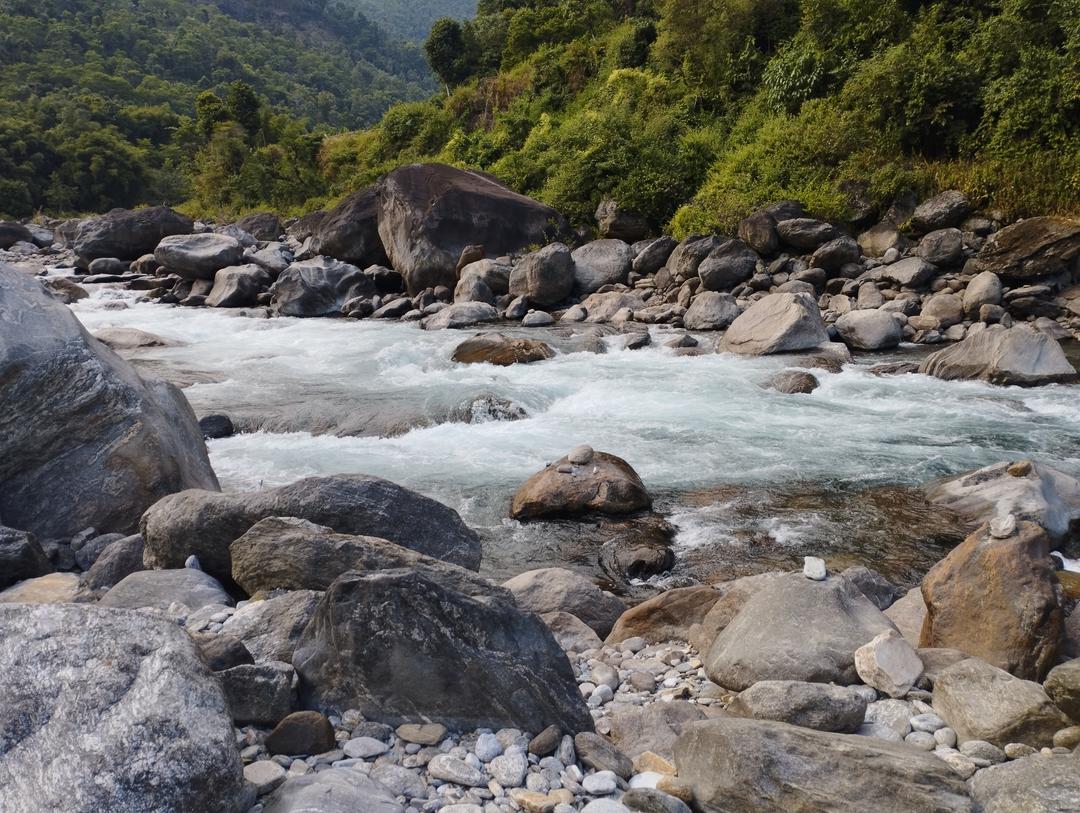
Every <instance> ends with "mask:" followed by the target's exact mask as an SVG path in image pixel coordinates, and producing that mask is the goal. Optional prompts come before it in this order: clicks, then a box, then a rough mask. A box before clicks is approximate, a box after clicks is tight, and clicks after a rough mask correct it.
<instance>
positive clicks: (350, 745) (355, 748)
mask: <svg viewBox="0 0 1080 813" xmlns="http://www.w3.org/2000/svg"><path fill="white" fill-rule="evenodd" d="M342 750H343V751H344V752H345V756H347V757H352V758H353V759H371V758H372V757H377V756H379V754H385V753H386V752H387V751H389V750H390V746H389V745H387V744H386V743H384V742H380V741H379V740H376V739H374V738H373V737H357V738H356V739H353V740H349V741H348V742H347V743H345V745H344V746H342Z"/></svg>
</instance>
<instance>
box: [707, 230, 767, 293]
mask: <svg viewBox="0 0 1080 813" xmlns="http://www.w3.org/2000/svg"><path fill="white" fill-rule="evenodd" d="M757 264H758V255H757V254H756V253H754V251H753V249H751V248H749V247H748V246H747V245H746V243H744V242H743V241H742V240H725V241H724V242H723V243H721V244H720V245H718V246H716V247H715V248H713V249H712V250H711V251H710V252H709V254H708V256H707V257H705V259H703V260H702V261H701V262H700V263H699V264H698V268H697V273H698V276H699V277H700V278H701V287H702V288H704V289H705V290H706V291H729V290H731V289H732V288H734V287H735V286H736V285H738V284H739V283H740V282H746V280H748V279H750V277H752V276H753V275H754V271H755V270H757Z"/></svg>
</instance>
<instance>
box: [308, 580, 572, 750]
mask: <svg viewBox="0 0 1080 813" xmlns="http://www.w3.org/2000/svg"><path fill="white" fill-rule="evenodd" d="M293 664H294V665H295V666H296V670H297V673H298V674H299V676H300V691H301V701H302V702H303V703H304V705H305V706H307V707H309V708H317V709H320V710H322V711H329V710H331V709H333V710H337V711H343V710H345V709H350V708H355V709H359V710H360V711H361V712H363V714H364V715H365V717H367V718H368V719H371V720H377V721H379V722H384V723H390V724H392V725H396V724H399V723H403V722H411V721H415V720H425V721H428V722H435V723H442V724H443V725H446V726H447V727H449V728H453V729H457V730H470V729H474V728H477V727H490V728H495V729H497V728H503V727H516V728H519V729H522V730H525V731H542V730H544V729H545V728H547V726H549V725H557V726H559V728H561V729H562V730H563V731H569V732H574V731H583V730H588V729H591V728H592V719H591V718H590V716H589V713H588V710H587V708H586V707H585V703H584V701H583V700H582V698H581V694H580V693H579V692H578V689H577V684H576V681H575V680H574V673H573V670H572V669H571V668H570V663H569V661H568V660H567V659H566V655H565V654H564V653H563V651H562V650H561V649H560V648H559V645H558V644H557V643H556V641H555V638H554V637H553V636H552V634H551V631H550V630H549V629H548V628H547V626H545V624H544V622H543V621H542V620H541V619H540V617H539V616H537V615H534V614H532V613H526V612H522V611H521V610H519V609H517V608H516V607H515V606H514V605H513V604H512V603H510V602H509V601H502V600H500V599H498V598H494V597H484V598H473V597H470V596H466V595H464V594H462V593H458V592H457V591H455V590H452V589H450V588H448V587H446V586H444V585H443V584H440V583H439V582H436V581H433V580H431V579H428V578H425V577H424V576H422V575H420V574H419V573H416V572H412V571H409V570H401V569H398V570H383V571H377V572H372V573H362V574H361V573H348V574H345V575H344V576H341V577H340V578H338V579H337V580H336V581H335V582H334V583H333V584H332V585H331V586H330V589H329V590H328V591H327V592H326V595H325V596H324V598H323V600H322V602H321V604H320V605H319V608H318V610H317V611H316V614H315V617H314V618H313V619H312V622H311V624H310V625H309V626H308V628H307V630H306V631H305V632H304V635H303V638H302V639H301V640H300V643H299V645H298V646H297V649H296V652H295V654H294V655H293Z"/></svg>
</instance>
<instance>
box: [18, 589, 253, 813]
mask: <svg viewBox="0 0 1080 813" xmlns="http://www.w3.org/2000/svg"><path fill="white" fill-rule="evenodd" d="M0 637H2V638H3V640H4V644H5V645H4V647H3V648H2V651H0V693H2V695H3V697H4V698H5V703H4V707H3V711H0V731H3V732H4V734H5V736H4V738H3V741H4V746H3V747H2V748H0V808H3V809H4V810H8V809H10V810H24V809H29V808H27V807H26V804H27V800H31V799H32V800H33V804H32V807H33V809H39V810H49V811H58V812H59V813H68V812H70V813H75V811H89V810H102V811H105V810H109V811H114V810H115V811H120V810H155V811H158V810H160V811H186V810H199V811H207V813H233V811H235V810H237V809H239V808H240V807H241V804H242V801H241V800H242V798H243V797H242V793H241V768H240V758H239V755H238V753H237V750H236V745H235V743H234V740H233V728H232V724H231V722H230V720H229V716H228V714H227V712H226V706H225V699H224V697H223V695H222V691H221V688H220V686H219V685H218V682H217V681H216V680H215V679H214V678H213V677H212V676H211V675H210V673H209V672H208V671H207V669H206V666H205V665H204V664H203V662H202V659H201V658H200V656H199V653H198V651H197V649H196V648H195V645H194V644H193V643H192V642H191V640H190V639H189V637H188V635H187V633H185V632H184V631H183V630H182V629H181V628H180V627H178V626H176V625H175V624H174V623H172V622H170V621H166V620H163V619H159V618H154V617H152V616H150V615H145V614H142V613H133V612H126V611H120V610H111V609H104V608H98V607H93V606H88V605H74V604H69V605H63V606H40V605H39V606H34V607H30V606H26V605H2V606H0Z"/></svg>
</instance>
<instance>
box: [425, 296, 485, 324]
mask: <svg viewBox="0 0 1080 813" xmlns="http://www.w3.org/2000/svg"><path fill="white" fill-rule="evenodd" d="M498 318H499V312H498V311H497V310H495V308H494V307H493V306H491V305H489V304H487V303H486V302H456V303H454V304H453V305H447V306H446V307H445V308H443V309H442V310H440V311H439V312H438V313H436V314H435V315H434V316H428V317H426V318H425V319H424V320H423V321H422V322H421V323H420V326H421V327H423V328H424V330H446V329H458V328H463V327H472V326H473V325H478V324H480V323H482V322H494V321H495V320H496V319H498Z"/></svg>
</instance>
